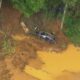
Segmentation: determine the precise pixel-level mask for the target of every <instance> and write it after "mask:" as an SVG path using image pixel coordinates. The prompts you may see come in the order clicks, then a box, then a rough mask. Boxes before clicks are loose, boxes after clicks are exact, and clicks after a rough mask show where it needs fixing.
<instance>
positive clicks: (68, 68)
mask: <svg viewBox="0 0 80 80" xmlns="http://www.w3.org/2000/svg"><path fill="white" fill-rule="evenodd" d="M37 53H38V56H39V57H40V58H41V60H42V61H43V62H44V63H45V64H44V65H43V66H42V68H41V69H35V68H33V67H31V66H26V67H25V69H24V71H25V72H26V73H28V74H30V75H32V76H34V77H36V78H37V79H39V80H80V48H78V47H74V46H73V45H69V46H68V48H67V49H66V50H64V51H63V52H60V53H56V52H46V51H44V52H42V51H38V52H37ZM74 73H75V75H77V74H78V73H79V74H78V78H79V79H78V78H77V79H73V77H76V76H75V75H74Z"/></svg>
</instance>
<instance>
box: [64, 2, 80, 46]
mask: <svg viewBox="0 0 80 80" xmlns="http://www.w3.org/2000/svg"><path fill="white" fill-rule="evenodd" d="M79 9H80V3H78V2H77V3H76V5H75V6H74V7H71V9H70V10H69V11H68V13H67V15H66V19H65V22H64V24H65V25H64V26H65V27H64V29H63V30H64V33H65V34H66V35H67V36H68V37H69V39H70V41H72V42H73V43H74V44H75V45H79V46H80V10H79Z"/></svg>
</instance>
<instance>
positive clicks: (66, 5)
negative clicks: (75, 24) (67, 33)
mask: <svg viewBox="0 0 80 80" xmlns="http://www.w3.org/2000/svg"><path fill="white" fill-rule="evenodd" d="M67 7H68V4H65V8H64V13H63V16H62V21H61V27H60V28H61V30H62V29H63V26H64V21H65V16H66V12H67Z"/></svg>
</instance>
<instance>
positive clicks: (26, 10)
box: [12, 0, 44, 17]
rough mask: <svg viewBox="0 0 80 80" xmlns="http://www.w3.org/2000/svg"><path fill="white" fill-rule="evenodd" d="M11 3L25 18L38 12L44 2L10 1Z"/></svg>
mask: <svg viewBox="0 0 80 80" xmlns="http://www.w3.org/2000/svg"><path fill="white" fill-rule="evenodd" d="M12 2H13V5H14V6H15V7H16V8H17V9H18V10H19V11H21V12H22V13H23V14H24V15H26V16H27V17H29V16H31V15H33V14H34V13H36V12H38V11H39V10H40V9H41V8H42V7H43V6H44V0H12Z"/></svg>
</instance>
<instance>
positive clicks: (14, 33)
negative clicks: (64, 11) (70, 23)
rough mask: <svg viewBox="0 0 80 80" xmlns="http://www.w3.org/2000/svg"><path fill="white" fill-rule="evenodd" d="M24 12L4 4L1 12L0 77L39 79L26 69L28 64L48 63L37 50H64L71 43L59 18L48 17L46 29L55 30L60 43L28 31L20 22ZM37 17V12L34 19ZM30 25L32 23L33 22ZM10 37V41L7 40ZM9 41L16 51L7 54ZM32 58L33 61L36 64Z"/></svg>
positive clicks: (39, 64)
mask: <svg viewBox="0 0 80 80" xmlns="http://www.w3.org/2000/svg"><path fill="white" fill-rule="evenodd" d="M20 16H21V14H20V13H19V12H18V11H17V10H15V9H14V8H12V7H11V6H7V5H6V6H4V5H3V6H2V9H1V12H0V80H16V79H15V76H16V77H18V78H19V76H21V77H25V78H24V80H26V79H28V78H29V79H28V80H38V79H36V78H34V77H32V76H31V75H28V74H27V75H26V74H25V73H24V72H23V69H24V67H25V65H30V66H33V67H35V68H38V69H39V68H41V65H42V64H45V63H43V62H42V61H41V60H40V58H38V56H37V51H40V50H44V51H56V52H58V51H62V50H64V48H65V47H66V45H67V43H68V40H67V38H66V37H65V36H64V34H63V33H62V32H61V31H60V27H59V26H60V21H59V20H56V21H48V20H45V21H44V23H43V25H44V28H43V30H45V31H52V32H54V33H55V35H56V44H49V43H47V42H45V41H44V40H42V39H39V38H37V37H36V36H33V35H27V34H25V32H24V30H23V28H22V26H21V25H20ZM34 18H35V17H34V16H33V17H32V18H31V20H34ZM26 26H28V27H29V24H28V25H26ZM40 26H41V24H40ZM45 26H46V28H45ZM5 35H6V37H5ZM4 37H5V38H4ZM8 40H9V41H8ZM7 41H8V42H9V43H10V45H8V44H7ZM6 45H8V48H9V50H8V51H9V53H10V51H11V53H12V54H11V53H10V55H7V56H4V55H5V54H7V53H6V52H7V50H5V48H6ZM9 46H10V47H9ZM4 47H5V48H4ZM8 48H6V49H8ZM12 49H14V51H13V50H12ZM3 54H4V55H3ZM30 61H33V62H32V64H31V62H30ZM36 64H37V65H36ZM19 80H22V78H20V79H19Z"/></svg>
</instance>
